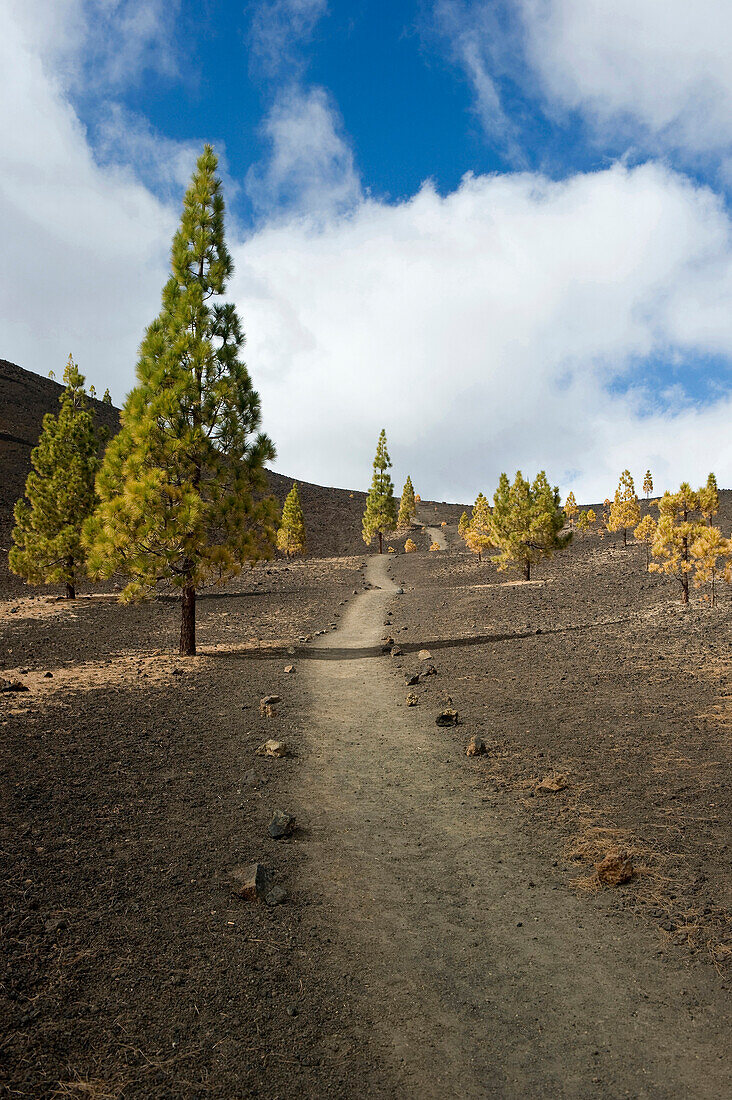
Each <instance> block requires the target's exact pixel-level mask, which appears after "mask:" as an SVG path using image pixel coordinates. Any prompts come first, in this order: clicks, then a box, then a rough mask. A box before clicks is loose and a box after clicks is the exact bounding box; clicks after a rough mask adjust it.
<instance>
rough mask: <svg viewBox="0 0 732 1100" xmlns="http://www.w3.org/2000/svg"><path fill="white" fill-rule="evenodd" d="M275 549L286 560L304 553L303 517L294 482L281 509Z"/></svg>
mask: <svg viewBox="0 0 732 1100" xmlns="http://www.w3.org/2000/svg"><path fill="white" fill-rule="evenodd" d="M277 549H278V550H282V552H283V553H285V554H287V556H288V558H292V557H295V556H296V555H297V554H304V553H305V517H304V516H303V514H302V506H301V504H300V495H299V493H298V491H297V482H294V484H293V486H292V488H291V489H290V491H289V493H288V494H287V497H286V498H285V503H284V507H283V509H282V521H281V523H280V529H279V531H278V532H277Z"/></svg>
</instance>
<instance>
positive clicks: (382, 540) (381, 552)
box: [379, 531, 384, 554]
mask: <svg viewBox="0 0 732 1100" xmlns="http://www.w3.org/2000/svg"><path fill="white" fill-rule="evenodd" d="M379 553H380V554H383V553H384V536H383V535H382V534H381V531H379Z"/></svg>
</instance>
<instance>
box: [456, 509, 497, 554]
mask: <svg viewBox="0 0 732 1100" xmlns="http://www.w3.org/2000/svg"><path fill="white" fill-rule="evenodd" d="M463 514H464V513H463ZM462 537H463V538H464V539H465V545H466V546H467V548H468V550H470V552H471V554H477V555H478V561H479V562H482V560H483V553H484V552H485V551H486V550H490V548H491V546H492V545H493V542H492V539H491V510H490V505H489V504H488V501H487V500H486V498H485V497H484V496H483V494H482V493H478V496H477V497H476V499H475V504H474V505H473V511H472V514H471V516H470V521H469V522H468V524H467V526H466V527H465V529H464V534H463V536H462Z"/></svg>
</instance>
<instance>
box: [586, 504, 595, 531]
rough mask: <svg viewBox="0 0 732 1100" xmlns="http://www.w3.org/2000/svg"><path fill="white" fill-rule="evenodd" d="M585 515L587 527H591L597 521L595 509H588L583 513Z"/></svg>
mask: <svg viewBox="0 0 732 1100" xmlns="http://www.w3.org/2000/svg"><path fill="white" fill-rule="evenodd" d="M585 515H586V516H587V522H588V524H589V526H590V527H592V526H593V524H594V523H595V522H596V521H597V515H596V513H595V509H594V508H588V509H587V511H586V512H585Z"/></svg>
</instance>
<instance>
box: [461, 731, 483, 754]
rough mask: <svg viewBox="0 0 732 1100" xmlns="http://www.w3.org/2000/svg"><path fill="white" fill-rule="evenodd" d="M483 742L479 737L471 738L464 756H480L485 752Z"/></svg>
mask: <svg viewBox="0 0 732 1100" xmlns="http://www.w3.org/2000/svg"><path fill="white" fill-rule="evenodd" d="M485 751H486V750H485V741H484V740H483V739H482V738H481V737H477V736H476V737H471V738H470V740H469V741H468V747H467V748H466V750H465V755H466V756H482V755H483V753H484V752H485Z"/></svg>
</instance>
